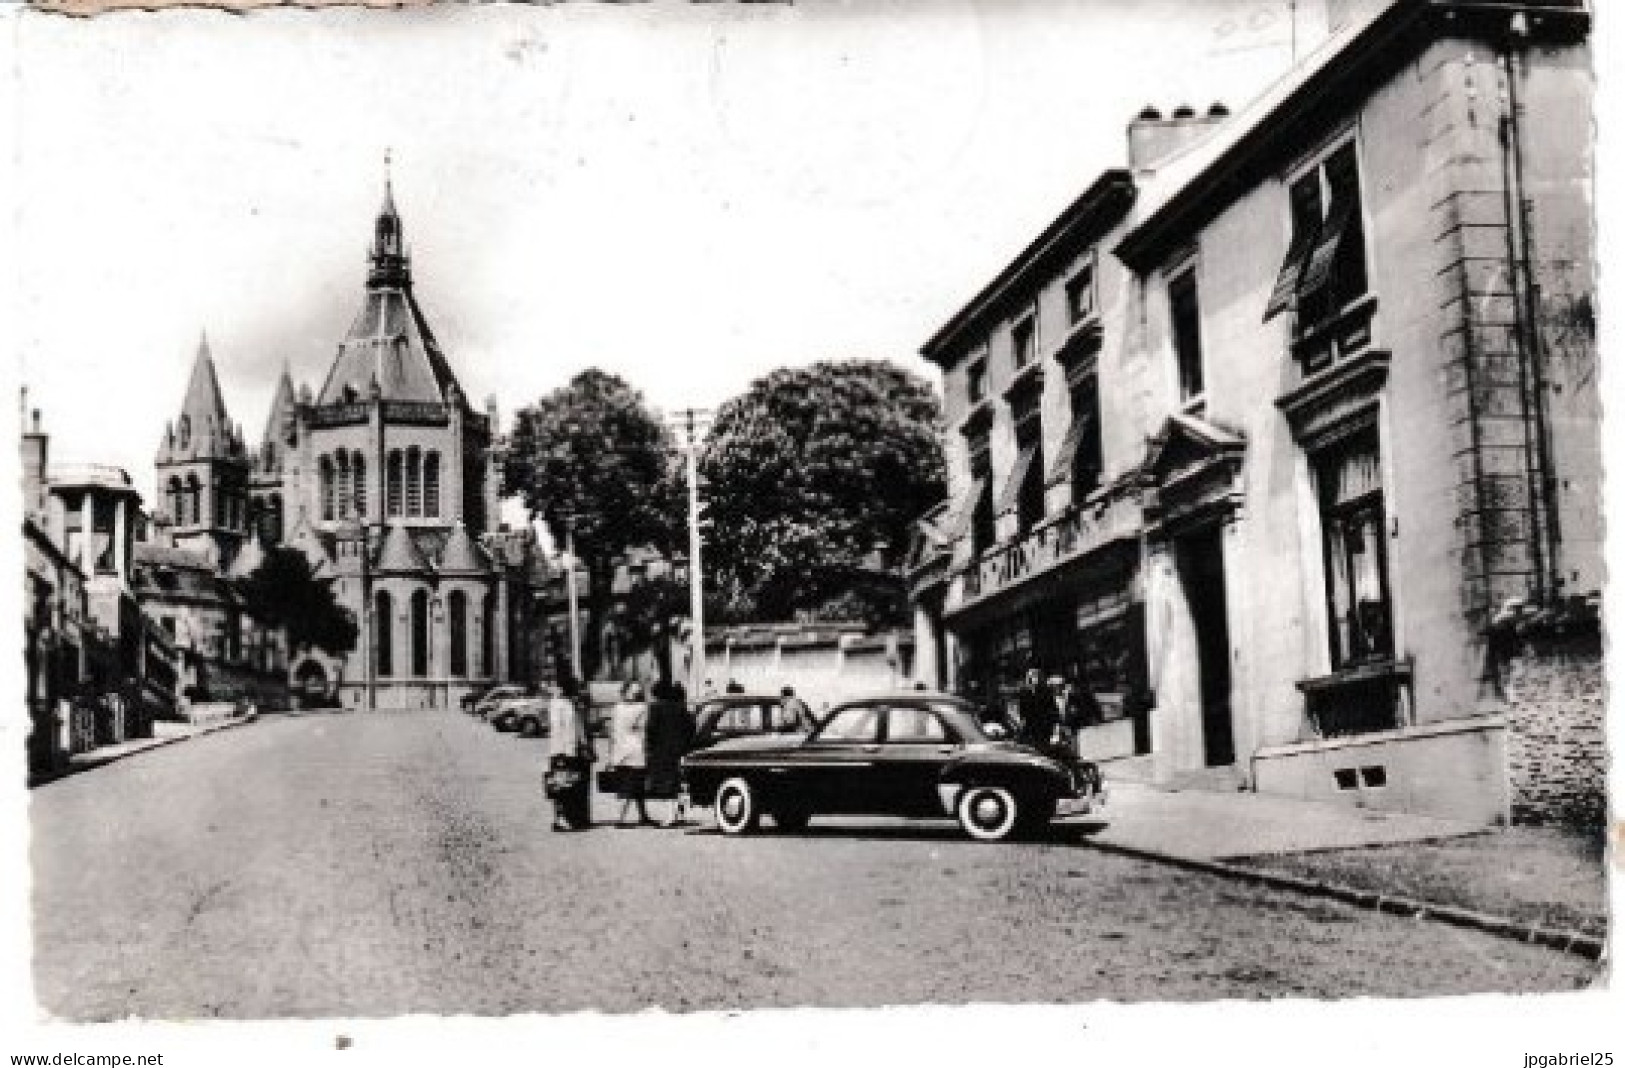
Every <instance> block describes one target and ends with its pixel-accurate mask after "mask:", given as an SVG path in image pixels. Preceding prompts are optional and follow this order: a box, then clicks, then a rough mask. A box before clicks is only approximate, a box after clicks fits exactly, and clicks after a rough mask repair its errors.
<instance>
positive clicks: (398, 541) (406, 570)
mask: <svg viewBox="0 0 1625 1068" xmlns="http://www.w3.org/2000/svg"><path fill="white" fill-rule="evenodd" d="M376 569H377V570H378V571H379V572H391V573H395V574H411V573H414V572H424V571H428V570H429V561H427V560H425V559H424V558H423V553H421V552H420V551H418V543H417V542H416V541H415V540H414V539H413V538H412V534H411V531H409V530H407V528H406V527H404V526H402V525H401V524H399V523H391V524H390V525H389V527H388V532H387V533H386V534H385V535H384V544H383V547H382V548H381V549H379V550H378V563H377V565H376Z"/></svg>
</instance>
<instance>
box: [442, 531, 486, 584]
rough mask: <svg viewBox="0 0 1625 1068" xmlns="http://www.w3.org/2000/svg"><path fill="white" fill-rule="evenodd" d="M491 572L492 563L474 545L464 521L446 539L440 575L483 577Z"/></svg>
mask: <svg viewBox="0 0 1625 1068" xmlns="http://www.w3.org/2000/svg"><path fill="white" fill-rule="evenodd" d="M490 570H491V562H490V561H489V560H487V559H486V557H485V553H484V552H482V551H481V550H480V547H479V546H478V545H476V544H475V543H474V539H473V538H472V537H470V536H469V533H468V528H467V527H465V526H463V522H462V520H460V519H459V520H458V521H457V525H456V526H454V527H452V530H451V537H450V538H448V539H446V547H445V548H444V549H443V550H441V553H440V573H441V574H442V575H454V574H460V575H483V574H487V573H488V572H489V571H490Z"/></svg>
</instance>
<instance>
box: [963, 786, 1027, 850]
mask: <svg viewBox="0 0 1625 1068" xmlns="http://www.w3.org/2000/svg"><path fill="white" fill-rule="evenodd" d="M954 811H955V814H956V815H957V816H958V817H959V826H960V827H961V828H963V829H964V831H965V833H966V834H968V835H970V836H971V837H972V838H974V839H976V840H977V841H978V842H1000V841H1003V840H1004V839H1006V838H1009V837H1010V836H1011V834H1013V833H1014V832H1015V830H1016V827H1017V826H1018V825H1019V824H1020V822H1021V806H1020V805H1019V804H1018V803H1017V802H1016V796H1015V795H1014V794H1012V793H1011V792H1010V791H1009V790H1008V789H1007V788H1005V787H1003V786H967V787H965V789H963V790H961V791H960V793H959V802H958V804H956V805H955V806H954Z"/></svg>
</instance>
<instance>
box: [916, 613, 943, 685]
mask: <svg viewBox="0 0 1625 1068" xmlns="http://www.w3.org/2000/svg"><path fill="white" fill-rule="evenodd" d="M914 681H915V682H923V683H925V684H926V685H927V686H929V687H931V688H932V689H933V690H936V689H940V688H941V687H942V679H940V678H938V677H937V627H936V620H934V619H932V618H931V613H930V612H928V611H926V609H925V607H924V606H923V605H916V606H915V607H914Z"/></svg>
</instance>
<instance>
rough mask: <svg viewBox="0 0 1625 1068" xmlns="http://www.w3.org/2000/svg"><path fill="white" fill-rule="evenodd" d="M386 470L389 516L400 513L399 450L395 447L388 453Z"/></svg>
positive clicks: (386, 494)
mask: <svg viewBox="0 0 1625 1068" xmlns="http://www.w3.org/2000/svg"><path fill="white" fill-rule="evenodd" d="M388 468H389V469H388V472H387V474H386V482H387V483H388V485H387V486H386V488H385V494H384V495H385V496H386V497H387V498H388V500H387V501H386V502H385V503H386V504H387V505H388V511H389V514H390V516H391V517H394V516H398V515H400V514H401V450H399V449H395V450H393V451H392V452H391V453H390V454H389V460H388Z"/></svg>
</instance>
